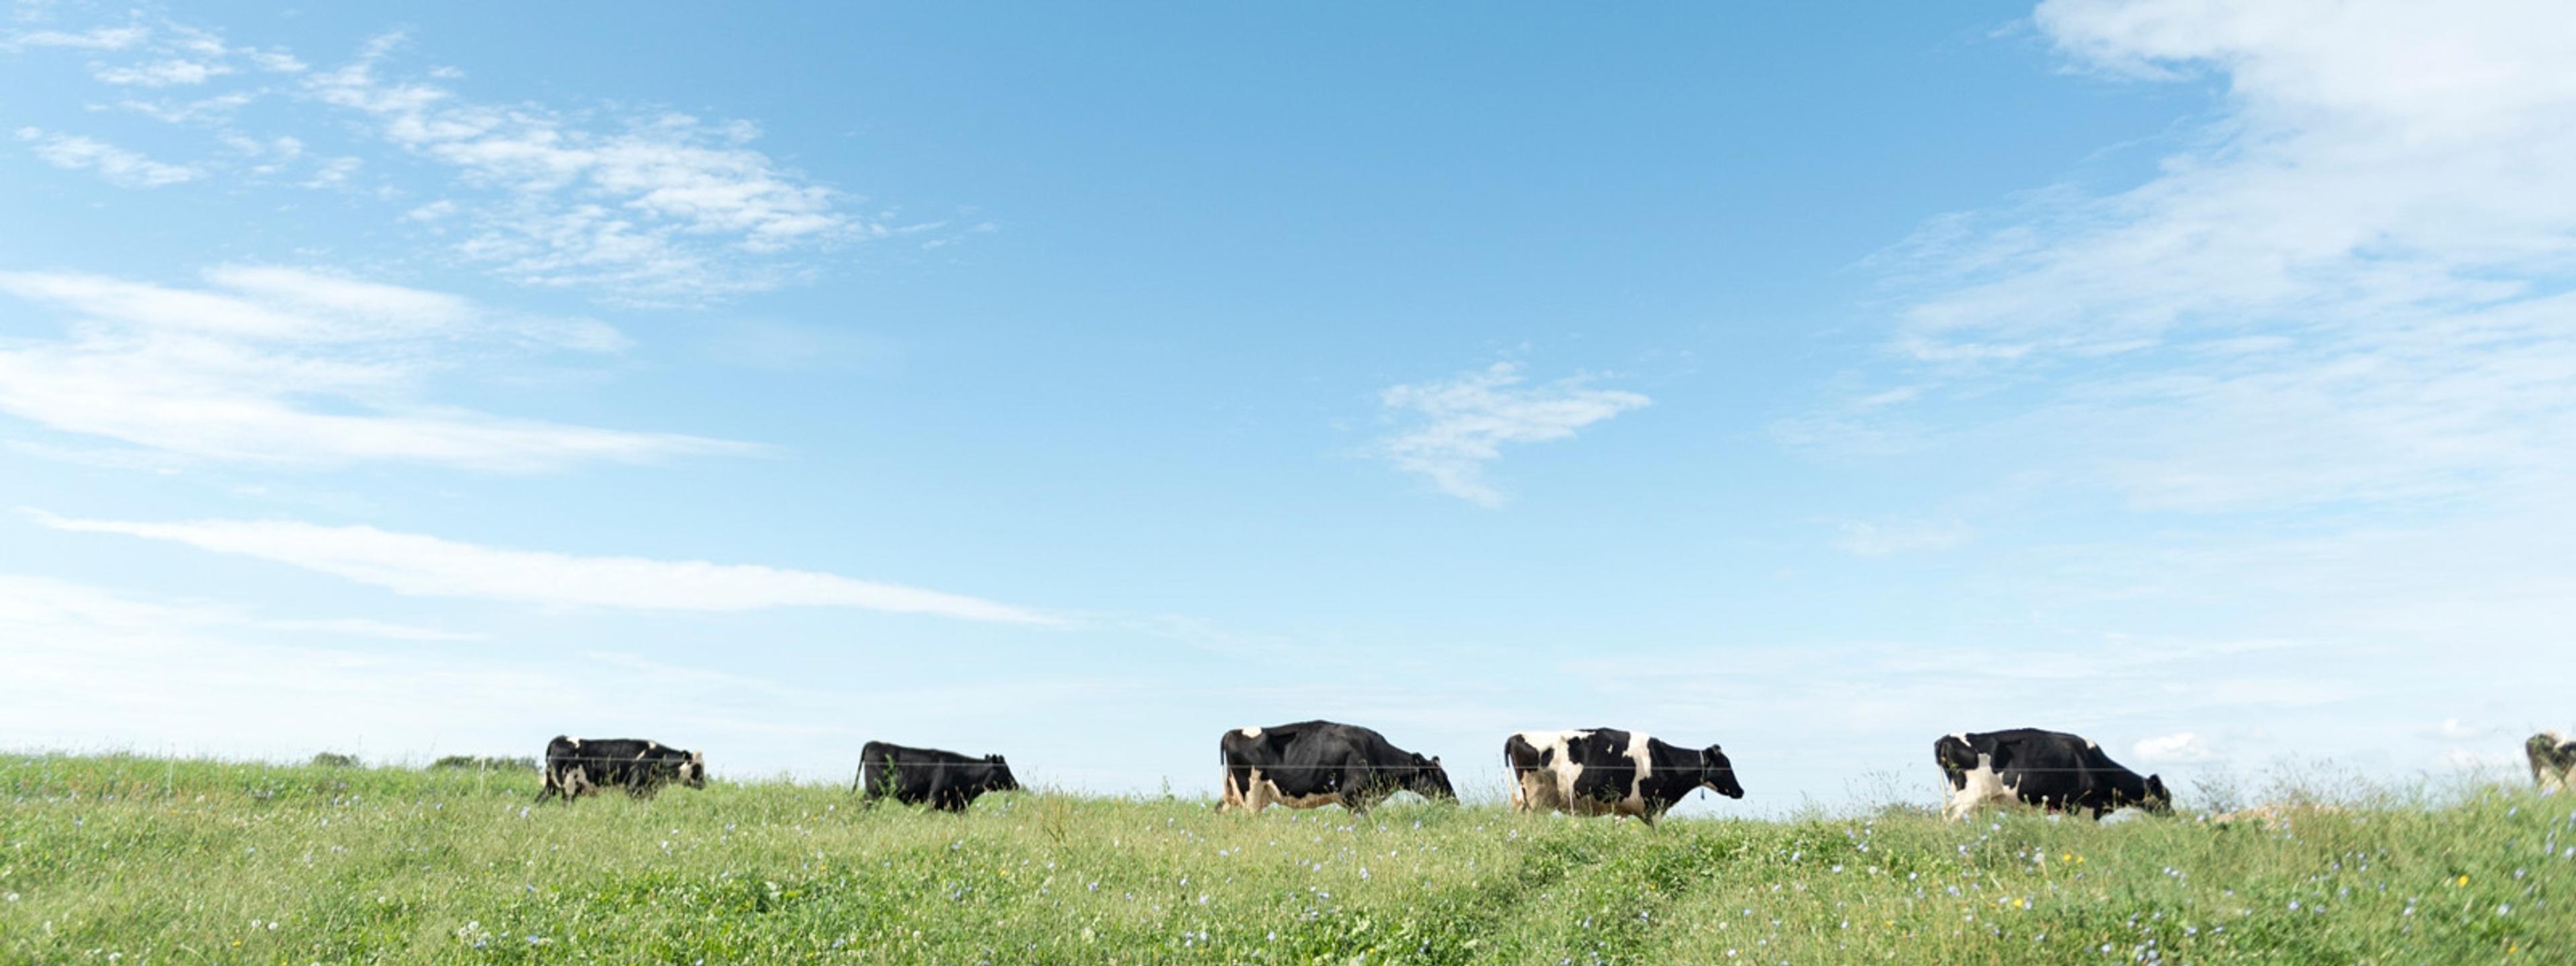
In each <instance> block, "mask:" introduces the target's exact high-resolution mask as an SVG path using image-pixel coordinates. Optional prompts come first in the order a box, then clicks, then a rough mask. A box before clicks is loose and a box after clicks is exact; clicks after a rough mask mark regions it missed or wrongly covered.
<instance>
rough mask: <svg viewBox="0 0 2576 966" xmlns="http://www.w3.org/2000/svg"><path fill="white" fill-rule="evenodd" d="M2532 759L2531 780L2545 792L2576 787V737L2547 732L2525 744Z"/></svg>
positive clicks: (2533, 737)
mask: <svg viewBox="0 0 2576 966" xmlns="http://www.w3.org/2000/svg"><path fill="white" fill-rule="evenodd" d="M2522 753H2523V755H2524V756H2525V757H2528V758H2530V759H2531V780H2532V782H2533V783H2535V784H2537V785H2539V786H2540V790H2541V791H2544V792H2555V791H2568V790H2576V738H2569V737H2567V736H2566V735H2565V734H2562V733H2559V732H2556V731H2543V732H2541V733H2539V734H2536V735H2533V736H2531V740H2529V741H2525V742H2523V743H2522Z"/></svg>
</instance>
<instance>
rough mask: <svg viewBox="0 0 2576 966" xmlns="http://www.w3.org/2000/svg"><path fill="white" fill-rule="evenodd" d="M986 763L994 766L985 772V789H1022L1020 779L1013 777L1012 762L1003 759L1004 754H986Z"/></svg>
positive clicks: (997, 790)
mask: <svg viewBox="0 0 2576 966" xmlns="http://www.w3.org/2000/svg"><path fill="white" fill-rule="evenodd" d="M984 763H985V764H987V765H991V766H993V767H992V768H990V769H988V770H986V771H985V772H984V790H985V791H988V792H1016V791H1019V790H1020V780H1019V779H1017V778H1013V777H1011V763H1010V762H1007V761H1003V760H1002V756H1000V755H985V756H984Z"/></svg>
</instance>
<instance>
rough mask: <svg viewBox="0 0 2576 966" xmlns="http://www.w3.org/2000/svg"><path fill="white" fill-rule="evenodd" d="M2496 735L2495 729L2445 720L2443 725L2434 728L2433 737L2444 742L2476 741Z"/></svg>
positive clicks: (2456, 719)
mask: <svg viewBox="0 0 2576 966" xmlns="http://www.w3.org/2000/svg"><path fill="white" fill-rule="evenodd" d="M2495 733H2496V730H2495V729H2494V728H2481V727H2477V726H2475V725H2470V724H2465V723H2463V722H2461V721H2460V719H2458V718H2444V719H2442V723H2441V724H2438V725H2434V726H2433V728H2432V734H2433V737H2435V738H2439V739H2442V740H2444V741H2475V740H2477V739H2480V738H2484V737H2487V736H2489V735H2492V734H2495Z"/></svg>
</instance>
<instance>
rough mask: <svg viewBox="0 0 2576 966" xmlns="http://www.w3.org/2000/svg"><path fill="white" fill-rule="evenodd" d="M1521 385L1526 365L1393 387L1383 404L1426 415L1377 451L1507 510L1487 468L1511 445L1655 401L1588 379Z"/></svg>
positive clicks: (1567, 432) (1553, 436) (1447, 487)
mask: <svg viewBox="0 0 2576 966" xmlns="http://www.w3.org/2000/svg"><path fill="white" fill-rule="evenodd" d="M1522 381H1523V377H1522V375H1521V370H1520V366H1519V365H1517V364H1514V363H1509V362H1497V363H1495V364H1493V365H1492V366H1491V367H1488V368H1486V369H1484V370H1482V371H1478V372H1469V373H1466V374H1463V375H1460V376H1457V377H1455V378H1451V379H1447V380H1442V381H1439V382H1427V383H1417V384H1409V385H1399V386H1390V387H1388V388H1386V389H1385V390H1383V391H1381V392H1380V393H1379V394H1378V399H1379V401H1380V402H1381V403H1383V404H1384V405H1385V406H1386V408H1387V409H1389V410H1391V411H1393V412H1396V413H1398V414H1409V415H1415V416H1419V417H1421V424H1420V425H1418V426H1415V427H1413V428H1411V429H1408V430H1405V431H1404V432H1401V433H1398V434H1396V435H1393V436H1389V437H1386V438H1384V439H1381V440H1379V441H1378V443H1377V449H1378V453H1379V454H1380V455H1382V456H1383V457H1385V458H1386V459H1387V460H1388V461H1390V462H1392V463H1394V464H1395V466H1396V468H1397V469H1400V470H1403V471H1405V472H1407V473H1419V474H1421V475H1423V476H1425V477H1428V478H1429V479H1430V480H1431V483H1432V485H1433V486H1436V487H1438V488H1439V489H1440V491H1441V492H1443V493H1447V494H1449V495H1451V496H1455V497H1459V498H1461V499H1465V500H1467V501H1469V502H1472V503H1476V504H1479V505H1483V506H1489V507H1490V506H1500V505H1502V504H1503V502H1504V501H1505V498H1504V496H1503V493H1502V491H1500V490H1497V489H1495V488H1494V486H1493V485H1492V484H1490V483H1488V482H1486V480H1485V464H1487V463H1491V462H1493V461H1495V460H1498V459H1501V458H1502V455H1503V453H1502V447H1503V445H1504V444H1506V443H1543V442H1549V441H1553V440H1561V439H1571V438H1573V437H1574V434H1575V433H1576V431H1578V430H1581V429H1582V428H1583V427H1585V426H1589V425H1592V424H1593V423H1597V422H1600V421H1602V420H1605V419H1609V418H1610V417H1613V416H1616V415H1619V414H1620V413H1623V412H1627V411H1628V410H1631V409H1638V408H1642V407H1644V406H1645V405H1647V404H1648V403H1649V402H1650V400H1648V399H1647V398H1646V397H1645V396H1644V395H1642V394H1639V393H1634V392H1627V391H1624V390H1617V389H1592V388H1588V387H1586V386H1585V382H1586V380H1585V379H1583V378H1582V377H1575V378H1570V379H1562V380H1558V381H1556V382H1552V383H1547V384H1544V385H1538V386H1524V385H1522Z"/></svg>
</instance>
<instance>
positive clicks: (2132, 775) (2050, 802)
mask: <svg viewBox="0 0 2576 966" xmlns="http://www.w3.org/2000/svg"><path fill="white" fill-rule="evenodd" d="M1962 737H1963V736H1959V735H1948V736H1944V737H1943V738H1942V739H1941V740H1940V741H1937V742H1934V743H1933V745H1932V754H1933V759H1934V761H1936V762H1938V763H1939V764H1940V766H1941V772H1942V774H1943V775H1944V776H1946V777H1948V778H1949V780H1950V787H1951V788H1952V789H1964V788H1966V787H1967V772H1968V771H1969V770H1971V769H1974V768H1976V767H1977V764H1978V761H1979V759H1980V758H1981V757H1982V758H1983V759H1985V760H1986V761H1987V762H1988V763H1989V764H1990V765H1991V766H1992V767H1993V768H1994V771H1995V774H1996V775H1998V776H2000V777H2001V778H2002V779H2003V783H2004V787H2005V788H2008V789H2011V790H2012V792H2013V794H2014V795H2015V796H2016V797H2018V798H2019V799H2020V800H2021V801H2022V802H2023V803H2024V804H2029V805H2037V806H2039V807H2041V808H2045V809H2047V810H2049V811H2052V812H2062V811H2077V810H2082V811H2089V812H2091V813H2092V815H2093V817H2094V818H2101V817H2102V816H2103V815H2104V814H2105V813H2107V812H2110V811H2111V810H2113V809H2117V808H2124V807H2130V806H2135V807H2139V808H2144V809H2146V810H2147V811H2150V812H2165V811H2170V810H2171V809H2172V808H2173V793H2172V792H2170V791H2168V790H2166V788H2165V783H2164V779H2162V778H2160V777H2158V776H2155V775H2148V776H2147V777H2145V778H2140V777H2138V773H2137V772H2133V771H2130V770H2129V769H2128V768H2126V767H2124V766H2122V765H2121V764H2120V763H2119V762H2115V761H2112V760H2111V756H2109V755H2107V754H2104V753H2103V752H2102V748H2101V746H2100V745H2097V744H2095V743H2093V742H2091V741H2087V740H2085V739H2084V737H2083V736H2081V735H2072V734H2067V733H2065V732H2062V731H2042V730H2040V729H2037V728H2016V729H2013V730H2011V731H1986V732H1976V733H1971V734H1968V735H1965V736H1964V739H1965V740H1964V741H1962Z"/></svg>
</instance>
